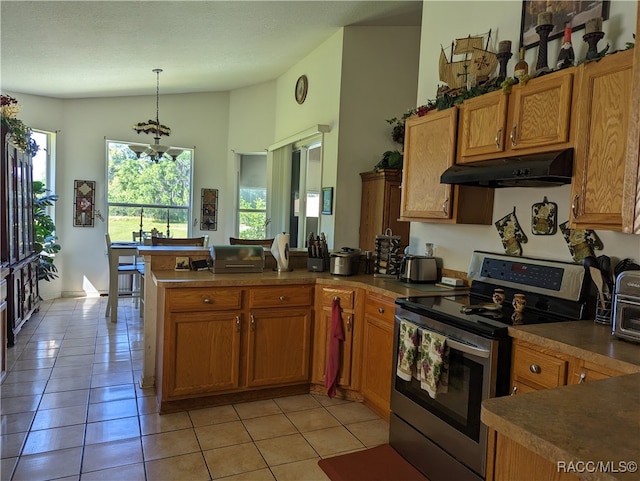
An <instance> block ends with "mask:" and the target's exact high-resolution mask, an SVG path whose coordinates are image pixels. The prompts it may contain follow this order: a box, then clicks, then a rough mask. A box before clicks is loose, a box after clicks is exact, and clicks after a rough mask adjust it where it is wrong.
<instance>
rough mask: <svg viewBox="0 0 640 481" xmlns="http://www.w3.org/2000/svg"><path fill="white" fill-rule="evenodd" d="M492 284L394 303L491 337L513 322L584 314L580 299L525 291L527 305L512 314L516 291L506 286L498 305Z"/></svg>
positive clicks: (564, 318) (555, 318)
mask: <svg viewBox="0 0 640 481" xmlns="http://www.w3.org/2000/svg"><path fill="white" fill-rule="evenodd" d="M495 287H496V286H495V285H493V286H487V285H481V284H474V285H472V292H471V293H470V294H468V295H467V294H465V295H454V296H443V297H437V296H436V297H433V296H432V297H427V296H415V297H405V298H398V299H396V304H397V305H399V306H400V307H402V308H404V309H406V310H408V311H411V312H414V313H417V314H420V315H422V316H426V317H431V318H434V319H436V320H440V321H442V322H446V323H449V324H451V325H455V326H456V327H460V328H463V329H466V330H469V331H472V332H476V333H478V334H481V335H485V336H491V337H498V336H502V335H505V334H506V330H507V327H508V326H512V325H522V324H541V323H546V322H560V321H569V320H577V319H583V318H584V315H585V305H584V304H583V303H579V302H573V301H567V300H564V299H557V298H552V297H548V296H541V295H537V294H533V293H525V298H526V300H527V306H526V308H525V310H524V312H523V313H522V314H519V315H518V316H514V309H513V306H512V305H511V301H512V299H513V295H514V294H515V293H516V292H515V291H513V290H510V289H505V301H504V303H503V304H502V306H500V308H497V306H496V305H495V304H494V303H493V301H492V299H491V295H492V294H493V290H494V289H495ZM519 293H522V291H519Z"/></svg>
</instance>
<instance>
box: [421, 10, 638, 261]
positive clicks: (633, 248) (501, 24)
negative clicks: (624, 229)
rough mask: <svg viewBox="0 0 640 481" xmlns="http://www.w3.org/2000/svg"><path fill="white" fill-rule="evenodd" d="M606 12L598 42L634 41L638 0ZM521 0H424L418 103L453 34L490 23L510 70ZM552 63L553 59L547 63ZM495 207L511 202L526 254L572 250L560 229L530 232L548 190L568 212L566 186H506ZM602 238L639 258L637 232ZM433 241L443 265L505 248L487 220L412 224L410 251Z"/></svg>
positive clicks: (501, 210) (501, 211) (506, 207)
mask: <svg viewBox="0 0 640 481" xmlns="http://www.w3.org/2000/svg"><path fill="white" fill-rule="evenodd" d="M610 6H611V9H610V17H609V20H608V21H605V22H604V24H603V30H604V31H605V38H604V40H602V41H601V42H600V44H599V47H600V48H604V46H605V42H607V41H608V42H609V43H610V44H611V50H615V49H621V48H624V44H625V42H627V41H632V33H633V32H635V19H636V8H637V2H631V1H612V2H611V3H610ZM521 9H522V2H521V1H513V0H509V1H494V2H477V1H455V2H451V1H431V0H425V2H424V4H423V16H422V38H421V50H420V74H419V82H418V96H417V100H416V102H417V104H418V105H420V104H424V103H425V102H426V100H427V99H431V98H434V97H435V92H436V89H437V85H438V83H439V81H438V56H439V54H440V45H445V46H446V45H450V44H451V41H452V40H453V39H454V38H457V37H464V36H466V35H468V34H471V35H473V34H479V33H484V32H487V31H488V30H489V29H492V37H493V41H492V43H493V44H494V49H495V46H496V45H497V42H499V41H500V40H511V41H512V46H513V47H512V50H513V53H514V57H513V58H512V59H511V61H510V62H509V64H508V66H507V75H513V66H514V65H515V62H516V57H517V55H516V54H517V52H516V50H517V45H518V41H519V36H520V34H519V32H520V18H521ZM583 34H584V30H580V31H577V32H574V34H573V38H572V43H573V46H574V50H575V53H576V57H577V58H579V59H580V58H583V57H584V55H585V52H586V44H585V43H584V42H583V41H582V35H583ZM560 42H561V39H558V40H553V41H552V42H551V43H550V45H549V57H548V58H549V59H550V60H551V61H552V60H554V59H555V58H556V56H557V51H558V47H559V45H560ZM536 58H537V48H532V49H529V50H528V51H527V53H526V60H527V62H528V63H529V66H530V67H531V66H532V65H533V66H535V63H536ZM550 65H551V63H550ZM495 194H496V195H495V202H494V208H493V221H494V222H495V221H496V220H498V219H500V218H502V217H503V216H504V215H506V214H507V213H508V212H510V211H511V210H512V209H513V207H514V206H515V207H516V216H517V217H518V220H519V222H520V224H521V225H522V226H523V228H524V229H525V232H526V233H527V236H528V237H529V242H528V243H527V244H523V254H524V255H525V256H533V257H545V258H551V259H559V260H566V261H571V255H570V254H569V250H568V248H567V246H566V244H565V242H564V239H563V237H562V234H561V233H560V232H559V231H558V233H557V234H556V235H554V236H534V235H533V234H531V228H530V225H531V205H532V204H533V203H535V202H540V201H542V199H543V198H544V196H545V195H546V196H547V197H548V199H549V201H551V202H556V203H557V204H558V223H562V222H564V221H566V220H568V218H569V207H570V205H569V204H570V202H569V198H570V186H561V187H552V188H544V189H542V188H506V189H496V191H495ZM596 232H597V234H598V235H599V237H600V238H601V239H602V241H603V243H604V250H603V251H602V252H600V251H596V254H600V253H605V254H607V255H609V256H614V257H618V258H623V257H632V258H634V259H636V261H637V260H640V237H639V236H634V235H630V234H621V233H617V232H607V231H600V230H598V231H596ZM425 242H433V243H434V244H435V245H436V249H435V255H436V256H437V257H441V258H442V260H443V265H444V267H446V268H449V269H454V270H459V271H466V270H467V268H468V265H469V259H470V256H471V251H472V250H474V249H483V250H488V251H493V252H503V249H502V244H501V242H500V237H499V236H498V232H497V230H496V228H495V226H493V225H489V226H448V225H447V226H445V225H437V224H427V223H417V222H414V223H412V224H411V239H410V243H411V252H412V253H416V254H421V253H423V249H424V243H425Z"/></svg>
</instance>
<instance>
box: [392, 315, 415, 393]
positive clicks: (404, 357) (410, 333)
mask: <svg viewBox="0 0 640 481" xmlns="http://www.w3.org/2000/svg"><path fill="white" fill-rule="evenodd" d="M417 357H418V327H417V326H416V325H415V324H413V323H411V322H409V321H406V320H404V319H403V320H401V321H400V337H399V339H398V368H397V369H396V375H397V376H398V377H399V378H400V379H403V380H405V381H411V378H412V377H414V376H415V370H416V360H417Z"/></svg>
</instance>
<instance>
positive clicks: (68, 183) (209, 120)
mask: <svg viewBox="0 0 640 481" xmlns="http://www.w3.org/2000/svg"><path fill="white" fill-rule="evenodd" d="M14 97H16V98H17V99H18V101H19V103H20V104H21V105H22V106H23V108H22V111H21V113H20V115H19V117H20V118H21V119H22V120H23V121H24V122H25V123H26V124H27V125H30V126H31V127H33V128H38V129H43V130H58V131H59V133H58V136H57V138H58V149H57V164H56V173H57V174H56V187H55V191H56V193H57V194H58V195H59V196H60V199H59V200H58V202H57V203H56V206H55V209H56V219H55V221H56V234H57V236H58V239H59V243H60V244H61V246H62V250H61V251H60V253H59V254H58V256H57V258H56V265H57V267H58V269H59V271H60V280H58V281H57V282H58V283H59V288H58V289H57V292H53V293H51V296H52V297H57V295H59V294H60V293H61V294H62V295H63V296H66V295H84V294H85V293H89V294H95V293H97V292H106V291H107V282H108V277H109V276H108V269H107V257H106V246H105V240H104V234H105V233H106V231H107V226H106V224H105V223H103V222H101V221H100V220H99V219H96V223H95V227H93V228H89V227H73V222H72V212H73V181H74V180H75V179H83V180H95V181H97V185H96V207H97V208H98V209H99V210H100V211H101V212H102V213H103V214H105V213H106V211H107V209H106V198H105V182H106V166H105V138H106V139H110V140H123V141H130V142H153V138H152V137H151V136H149V135H138V134H136V133H135V131H133V129H132V128H131V126H132V125H133V124H134V123H136V122H139V121H142V120H146V119H148V118H151V117H153V114H154V112H155V96H144V97H117V98H96V99H76V100H64V101H58V100H52V99H47V98H43V97H36V96H28V95H22V94H14ZM160 105H161V107H160V115H161V122H162V123H164V124H166V125H169V126H170V127H171V128H172V135H171V137H170V141H169V142H170V144H171V145H176V146H181V147H195V149H196V150H195V165H194V184H193V187H194V191H193V195H194V198H195V202H194V212H193V215H194V218H199V213H198V211H197V209H198V208H199V205H200V202H199V196H200V189H201V188H202V187H208V188H218V189H220V190H221V196H220V204H219V212H218V214H219V215H220V220H219V226H220V227H219V230H218V231H207V232H206V233H207V234H209V237H210V242H211V243H215V242H218V243H222V242H226V241H228V237H229V235H230V234H231V231H226V230H225V226H233V218H234V216H233V211H232V209H231V203H230V201H229V196H228V193H227V192H226V191H225V189H226V188H227V185H226V184H225V179H226V175H227V174H226V171H227V152H228V149H227V139H228V115H229V94H228V93H204V94H184V95H163V96H161V99H160ZM200 233H201V232H200V230H199V224H198V226H197V227H196V228H195V230H194V232H193V234H194V235H200ZM87 260H89V261H87ZM41 285H42V287H43V292H46V289H47V288H49V287H51V286H48V285H46V284H45V283H41ZM56 294H57V295H56Z"/></svg>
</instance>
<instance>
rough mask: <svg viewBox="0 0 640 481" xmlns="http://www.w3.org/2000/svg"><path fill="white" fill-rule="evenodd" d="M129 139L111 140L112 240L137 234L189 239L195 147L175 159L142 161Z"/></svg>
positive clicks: (108, 199) (110, 207)
mask: <svg viewBox="0 0 640 481" xmlns="http://www.w3.org/2000/svg"><path fill="white" fill-rule="evenodd" d="M128 146H129V144H128V143H126V142H118V141H112V140H108V141H107V146H106V147H107V209H108V213H107V217H108V231H109V235H110V236H111V239H112V240H114V241H117V240H119V241H131V240H133V233H134V232H135V233H137V232H140V231H144V232H145V235H150V233H151V232H154V233H155V232H157V233H158V234H159V235H163V236H168V237H189V236H190V227H191V223H190V222H189V219H191V184H192V172H193V154H194V152H193V149H184V151H183V152H182V153H181V154H180V155H179V156H178V158H177V160H176V161H175V162H173V161H171V160H162V161H160V162H158V163H155V162H152V161H149V160H148V159H144V158H143V159H138V158H137V157H136V155H135V154H134V153H133V151H131V149H129V147H128Z"/></svg>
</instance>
